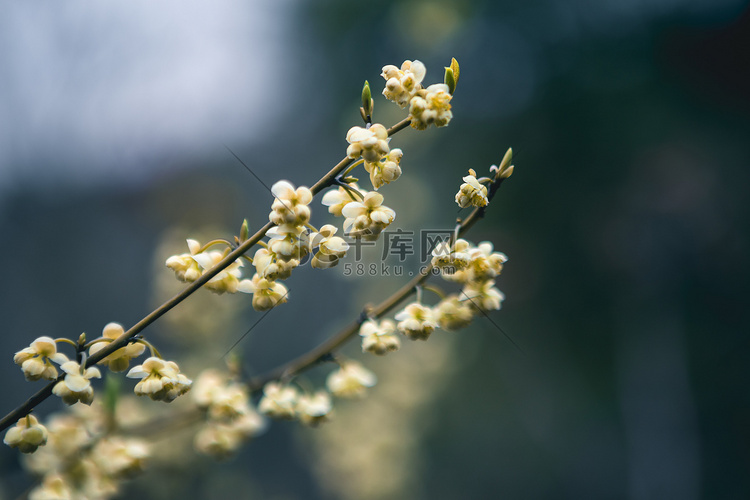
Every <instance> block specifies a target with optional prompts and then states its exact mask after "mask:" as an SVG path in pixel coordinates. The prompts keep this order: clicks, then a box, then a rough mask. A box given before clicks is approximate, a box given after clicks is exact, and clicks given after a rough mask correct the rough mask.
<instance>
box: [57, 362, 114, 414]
mask: <svg viewBox="0 0 750 500" xmlns="http://www.w3.org/2000/svg"><path fill="white" fill-rule="evenodd" d="M60 369H61V370H62V371H64V372H65V378H63V379H62V380H61V381H60V382H58V383H57V384H55V387H53V388H52V393H53V394H54V395H55V396H60V397H61V398H62V400H63V402H64V403H65V404H68V405H73V404H76V403H77V402H79V401H80V402H81V403H83V404H85V405H90V404H91V402H92V401H94V388H93V387H91V379H92V378H101V377H102V374H101V372H100V371H99V369H98V368H95V367H91V368H85V367H84V366H83V365H81V364H79V363H76V362H75V361H68V362H65V363H63V364H62V365H60Z"/></svg>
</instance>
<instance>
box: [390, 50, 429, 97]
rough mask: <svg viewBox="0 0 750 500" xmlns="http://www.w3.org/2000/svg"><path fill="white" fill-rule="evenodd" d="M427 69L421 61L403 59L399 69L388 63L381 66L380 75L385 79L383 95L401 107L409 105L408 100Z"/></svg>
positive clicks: (415, 90) (415, 91)
mask: <svg viewBox="0 0 750 500" xmlns="http://www.w3.org/2000/svg"><path fill="white" fill-rule="evenodd" d="M425 73H427V69H426V68H425V66H424V64H422V62H421V61H408V60H407V61H404V62H403V64H401V69H399V68H397V67H396V66H393V65H392V64H389V65H387V66H383V72H382V73H381V76H382V77H383V78H384V79H385V89H383V95H384V96H385V97H386V99H388V100H389V101H393V102H395V103H396V104H398V105H399V106H401V107H402V108H405V107H406V106H408V105H409V101H410V100H411V99H412V97H414V96H415V95H416V93H417V91H418V90H419V89H420V88H421V83H422V80H424V77H425Z"/></svg>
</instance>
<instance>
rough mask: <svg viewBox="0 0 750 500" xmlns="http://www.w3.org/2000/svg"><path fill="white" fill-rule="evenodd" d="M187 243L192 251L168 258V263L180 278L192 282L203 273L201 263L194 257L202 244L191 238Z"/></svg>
mask: <svg viewBox="0 0 750 500" xmlns="http://www.w3.org/2000/svg"><path fill="white" fill-rule="evenodd" d="M187 244H188V249H189V250H190V253H184V254H182V255H173V256H171V257H170V258H168V259H167V263H166V264H167V267H168V268H170V269H171V270H173V271H174V272H175V276H177V279H178V280H180V281H185V282H187V283H192V282H193V281H195V280H197V279H198V278H200V276H201V274H203V273H202V271H201V266H200V264H198V262H197V261H196V260H195V259H194V258H193V255H195V254H196V253H197V252H198V250H200V248H201V244H200V243H198V242H197V241H196V240H191V239H188V240H187Z"/></svg>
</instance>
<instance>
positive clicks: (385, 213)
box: [341, 192, 396, 241]
mask: <svg viewBox="0 0 750 500" xmlns="http://www.w3.org/2000/svg"><path fill="white" fill-rule="evenodd" d="M383 200H384V198H383V195H382V194H380V193H375V192H370V193H367V194H366V195H365V198H364V200H362V201H361V202H359V201H354V202H352V203H348V204H347V205H346V206H345V207H344V208H343V210H342V211H341V213H342V214H344V216H345V217H346V220H345V221H344V231H345V232H346V233H347V234H348V235H349V236H351V237H352V238H363V239H364V240H367V241H375V240H377V239H378V236H379V235H380V233H381V232H382V231H383V229H385V228H386V227H388V225H389V224H390V223H391V222H393V220H394V219H395V218H396V212H394V211H393V210H392V209H390V208H388V207H386V206H384V205H383V204H382V203H383Z"/></svg>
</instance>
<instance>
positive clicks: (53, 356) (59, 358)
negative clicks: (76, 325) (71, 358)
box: [13, 337, 68, 381]
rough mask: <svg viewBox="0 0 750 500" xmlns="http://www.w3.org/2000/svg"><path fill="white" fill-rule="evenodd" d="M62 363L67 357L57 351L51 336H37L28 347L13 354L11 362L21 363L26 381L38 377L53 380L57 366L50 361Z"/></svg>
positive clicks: (37, 378) (55, 376)
mask: <svg viewBox="0 0 750 500" xmlns="http://www.w3.org/2000/svg"><path fill="white" fill-rule="evenodd" d="M53 361H54V362H55V363H57V364H60V365H62V364H63V363H66V362H67V361H68V357H67V356H65V355H64V354H62V353H60V352H57V344H56V343H55V340H54V339H52V338H51V337H39V338H38V339H36V340H35V341H34V342H32V343H31V345H30V346H29V347H26V348H24V349H21V350H20V351H18V352H17V353H16V355H15V356H13V362H14V363H15V364H17V365H21V370H23V375H24V377H26V380H28V381H34V380H39V379H45V380H55V379H56V378H57V368H55V365H53V364H52V362H53Z"/></svg>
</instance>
